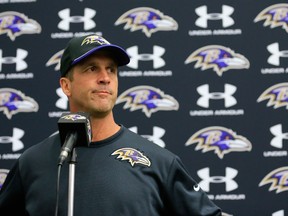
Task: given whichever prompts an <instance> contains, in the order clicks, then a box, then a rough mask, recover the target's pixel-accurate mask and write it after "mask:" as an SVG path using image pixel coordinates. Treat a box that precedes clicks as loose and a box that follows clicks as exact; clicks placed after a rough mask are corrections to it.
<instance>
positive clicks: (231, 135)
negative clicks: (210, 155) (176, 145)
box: [185, 126, 252, 159]
mask: <svg viewBox="0 0 288 216" xmlns="http://www.w3.org/2000/svg"><path fill="white" fill-rule="evenodd" d="M192 144H197V146H196V148H195V150H202V152H204V153H205V152H208V151H214V152H215V154H217V156H218V157H219V158H220V159H223V157H224V155H225V154H228V153H230V152H243V151H251V149H252V145H251V143H250V141H249V140H247V139H246V138H245V137H243V136H240V135H237V134H236V133H235V132H234V131H232V130H231V129H227V128H225V127H220V126H214V127H207V128H204V129H202V130H199V131H198V132H196V133H195V134H193V135H192V136H191V137H190V138H189V139H188V141H187V142H186V143H185V145H186V146H189V145H192Z"/></svg>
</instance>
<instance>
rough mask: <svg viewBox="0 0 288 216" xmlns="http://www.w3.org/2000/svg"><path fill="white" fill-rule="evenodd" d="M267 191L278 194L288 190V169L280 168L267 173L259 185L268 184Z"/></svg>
mask: <svg viewBox="0 0 288 216" xmlns="http://www.w3.org/2000/svg"><path fill="white" fill-rule="evenodd" d="M270 183H271V186H270V188H269V191H272V190H276V193H280V192H283V191H287V190H288V167H287V166H286V167H280V168H278V169H275V170H273V171H271V172H270V173H268V174H267V175H266V176H265V177H264V178H263V179H262V181H261V182H260V183H259V187H261V186H263V185H266V184H270Z"/></svg>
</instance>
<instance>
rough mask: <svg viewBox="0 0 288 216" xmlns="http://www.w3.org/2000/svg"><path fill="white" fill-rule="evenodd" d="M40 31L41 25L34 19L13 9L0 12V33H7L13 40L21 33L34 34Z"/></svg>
mask: <svg viewBox="0 0 288 216" xmlns="http://www.w3.org/2000/svg"><path fill="white" fill-rule="evenodd" d="M40 32H41V26H40V25H39V23H37V22H36V21H35V20H32V19H29V18H28V17H27V16H25V15H24V14H21V13H18V12H15V11H6V12H2V13H0V35H1V34H7V35H8V37H9V38H10V39H11V40H12V41H14V40H15V38H16V37H18V36H20V35H22V34H36V33H38V34H39V33H40Z"/></svg>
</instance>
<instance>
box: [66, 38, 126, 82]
mask: <svg viewBox="0 0 288 216" xmlns="http://www.w3.org/2000/svg"><path fill="white" fill-rule="evenodd" d="M98 50H107V51H108V52H109V53H111V56H112V57H113V58H114V59H115V60H116V62H117V64H118V66H123V65H127V64H128V63H129V62H130V58H129V56H128V54H127V52H126V51H125V50H124V49H123V48H122V47H120V46H117V45H114V44H111V43H109V42H108V41H107V40H106V39H105V38H103V37H101V36H99V35H97V34H90V35H86V36H82V37H75V38H72V39H71V40H70V41H69V42H68V44H67V47H66V48H65V50H64V53H63V55H62V57H61V64H60V72H61V76H62V77H63V76H65V75H66V73H67V72H68V70H69V69H70V68H71V67H72V66H73V65H75V64H77V63H78V62H80V61H81V60H83V59H84V58H86V57H88V56H90V55H91V54H93V53H95V52H96V51H98Z"/></svg>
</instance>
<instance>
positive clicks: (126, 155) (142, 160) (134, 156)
mask: <svg viewBox="0 0 288 216" xmlns="http://www.w3.org/2000/svg"><path fill="white" fill-rule="evenodd" d="M111 155H118V157H117V159H121V160H127V161H128V162H129V163H130V164H131V166H132V167H133V166H134V165H135V164H142V165H144V166H148V167H150V166H151V162H150V160H149V159H148V158H147V157H146V156H145V155H144V154H143V153H141V152H140V151H137V150H136V149H133V148H121V149H118V150H116V151H114V152H113V153H112V154H111Z"/></svg>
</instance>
